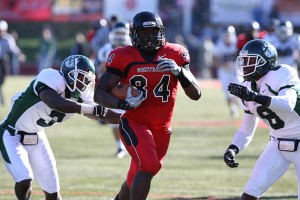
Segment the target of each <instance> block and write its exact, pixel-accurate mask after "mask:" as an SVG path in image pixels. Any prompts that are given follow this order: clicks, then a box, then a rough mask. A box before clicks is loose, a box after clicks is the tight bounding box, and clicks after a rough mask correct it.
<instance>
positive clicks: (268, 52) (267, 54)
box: [265, 48, 272, 58]
mask: <svg viewBox="0 0 300 200" xmlns="http://www.w3.org/2000/svg"><path fill="white" fill-rule="evenodd" d="M265 55H266V56H267V57H268V58H269V57H271V56H272V52H271V51H270V49H269V48H268V49H267V51H266V52H265Z"/></svg>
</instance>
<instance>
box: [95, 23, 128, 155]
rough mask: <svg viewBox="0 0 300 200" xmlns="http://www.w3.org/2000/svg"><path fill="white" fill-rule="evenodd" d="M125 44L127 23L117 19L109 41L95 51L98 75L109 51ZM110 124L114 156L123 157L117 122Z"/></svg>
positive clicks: (123, 150)
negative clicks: (113, 140) (115, 148)
mask: <svg viewBox="0 0 300 200" xmlns="http://www.w3.org/2000/svg"><path fill="white" fill-rule="evenodd" d="M126 45H131V40H130V37H129V23H128V22H125V21H118V22H116V23H115V25H114V26H113V28H112V31H111V32H110V33H109V43H106V44H105V45H104V46H103V47H102V48H100V49H99V51H98V53H97V60H98V61H99V71H98V76H101V74H102V73H103V72H104V71H105V63H106V60H107V58H108V55H109V53H110V52H111V51H112V50H113V49H115V48H118V47H124V46H126ZM114 111H115V112H119V113H120V114H123V113H124V112H125V111H124V110H120V109H114ZM111 126H112V129H113V135H114V138H115V141H116V145H117V153H116V156H117V157H118V158H123V157H124V156H125V155H126V149H125V147H124V145H123V143H122V141H121V139H120V137H119V126H118V125H117V124H111Z"/></svg>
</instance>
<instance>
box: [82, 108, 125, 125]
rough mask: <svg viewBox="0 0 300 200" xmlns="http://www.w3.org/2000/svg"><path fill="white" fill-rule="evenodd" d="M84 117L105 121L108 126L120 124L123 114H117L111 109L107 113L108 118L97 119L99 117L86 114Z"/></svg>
mask: <svg viewBox="0 0 300 200" xmlns="http://www.w3.org/2000/svg"><path fill="white" fill-rule="evenodd" d="M84 116H86V117H88V118H90V119H95V120H100V119H101V121H104V122H106V123H108V124H119V123H120V117H121V114H120V113H117V112H115V111H113V110H111V109H108V111H107V113H106V116H105V117H104V118H100V117H97V116H95V115H91V114H84Z"/></svg>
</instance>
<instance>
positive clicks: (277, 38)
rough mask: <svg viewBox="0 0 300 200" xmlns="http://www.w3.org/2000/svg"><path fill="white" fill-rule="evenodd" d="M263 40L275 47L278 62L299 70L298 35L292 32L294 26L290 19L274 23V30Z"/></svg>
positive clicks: (299, 48) (299, 42)
mask: <svg viewBox="0 0 300 200" xmlns="http://www.w3.org/2000/svg"><path fill="white" fill-rule="evenodd" d="M264 40H267V41H268V42H270V43H271V44H273V45H274V47H275V48H276V50H277V53H278V64H287V65H290V66H292V67H293V68H295V69H296V70H297V71H299V66H298V65H299V62H300V35H299V34H297V33H294V27H293V24H292V23H291V22H290V21H284V22H279V23H278V24H277V25H275V32H274V33H272V34H269V35H267V36H266V37H265V38H264Z"/></svg>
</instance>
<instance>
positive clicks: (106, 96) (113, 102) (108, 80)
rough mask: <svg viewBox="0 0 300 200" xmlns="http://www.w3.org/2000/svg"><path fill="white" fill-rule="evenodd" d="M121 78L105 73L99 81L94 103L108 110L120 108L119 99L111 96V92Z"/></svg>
mask: <svg viewBox="0 0 300 200" xmlns="http://www.w3.org/2000/svg"><path fill="white" fill-rule="evenodd" d="M120 80H121V78H120V77H119V76H117V75H114V74H111V73H107V72H105V73H104V74H103V75H102V76H101V77H100V79H99V83H98V85H97V88H96V91H95V95H94V101H95V102H96V103H98V104H101V105H103V106H105V107H108V108H118V101H119V100H118V99H117V98H115V97H114V96H112V95H111V94H110V90H111V89H112V88H113V87H115V86H116V85H117V84H118V83H119V82H120Z"/></svg>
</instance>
